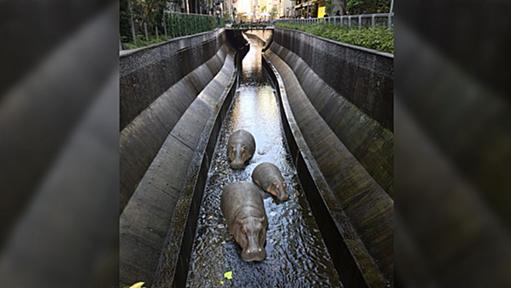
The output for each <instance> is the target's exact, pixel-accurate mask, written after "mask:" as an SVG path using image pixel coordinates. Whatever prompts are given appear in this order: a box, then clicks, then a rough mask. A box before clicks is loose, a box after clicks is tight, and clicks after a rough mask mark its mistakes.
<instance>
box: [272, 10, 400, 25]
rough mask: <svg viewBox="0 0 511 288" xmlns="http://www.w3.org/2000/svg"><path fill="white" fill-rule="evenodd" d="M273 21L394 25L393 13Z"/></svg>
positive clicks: (277, 20)
mask: <svg viewBox="0 0 511 288" xmlns="http://www.w3.org/2000/svg"><path fill="white" fill-rule="evenodd" d="M273 22H274V23H279V22H284V23H295V24H333V25H337V26H342V27H348V28H357V27H358V28H362V27H377V26H379V27H382V26H383V27H389V28H393V27H394V13H375V14H360V15H344V16H330V17H325V18H305V19H298V18H296V19H295V18H284V19H275V20H274V21H273Z"/></svg>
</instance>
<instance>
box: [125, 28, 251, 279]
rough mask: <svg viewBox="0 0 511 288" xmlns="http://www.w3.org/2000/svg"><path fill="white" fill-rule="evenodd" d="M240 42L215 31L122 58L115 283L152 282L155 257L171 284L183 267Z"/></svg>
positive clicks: (236, 74) (241, 48) (238, 58)
mask: <svg viewBox="0 0 511 288" xmlns="http://www.w3.org/2000/svg"><path fill="white" fill-rule="evenodd" d="M247 45H248V44H247V43H246V41H245V40H244V39H243V37H241V34H239V32H234V31H224V30H217V31H214V32H205V33H201V34H198V35H193V36H188V37H183V38H178V39H174V40H171V41H169V42H167V43H164V44H162V45H157V46H152V47H149V48H147V49H142V50H139V51H135V52H132V53H129V54H127V55H122V56H121V60H120V61H121V64H120V65H121V78H120V91H121V93H120V94H121V103H120V112H121V113H120V115H121V127H120V128H121V137H120V152H121V164H120V165H121V167H120V168H121V184H122V188H121V197H120V200H121V215H120V243H119V244H120V283H121V286H122V285H125V284H132V283H134V282H136V281H145V282H146V283H147V284H151V283H152V282H153V280H154V278H155V273H156V270H157V269H158V266H159V264H158V263H160V259H162V261H165V262H166V263H165V268H166V269H165V273H166V275H167V278H169V277H170V278H171V282H173V281H174V280H173V279H174V275H175V273H178V272H179V267H181V266H184V267H187V263H186V261H187V259H188V257H186V253H189V249H190V248H188V249H187V246H189V245H191V243H188V242H187V241H188V238H190V237H193V232H194V230H195V228H194V225H195V223H194V221H191V222H190V223H189V222H188V221H187V220H188V217H187V216H188V213H195V214H196V213H198V207H195V206H196V204H194V203H197V202H198V201H196V199H199V200H200V198H201V196H202V189H203V187H204V181H205V179H206V176H207V170H208V167H209V159H210V158H211V154H212V153H213V150H214V146H215V143H216V136H217V134H218V131H219V129H220V124H221V121H222V119H223V117H224V115H225V113H226V110H227V108H228V105H229V103H230V100H231V98H232V96H233V93H234V92H235V90H236V86H237V81H238V77H239V72H238V67H239V65H240V63H241V62H240V61H241V58H242V56H243V55H244V53H246V51H247V50H248V47H247ZM199 202H200V201H199ZM194 205H195V206H194ZM192 218H193V217H192ZM187 237H188V238H187ZM181 244H183V245H181ZM163 251H165V253H163V255H164V256H163V258H162V252H163ZM183 261H184V262H183ZM176 271H177V272H176ZM158 277H160V278H161V276H158Z"/></svg>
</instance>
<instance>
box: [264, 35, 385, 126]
mask: <svg viewBox="0 0 511 288" xmlns="http://www.w3.org/2000/svg"><path fill="white" fill-rule="evenodd" d="M273 43H277V44H279V45H281V46H282V47H284V48H285V49H287V50H289V51H291V52H293V53H296V54H297V55H298V56H299V57H300V58H301V59H303V61H304V62H305V63H307V65H308V66H309V67H311V69H312V70H313V71H314V72H315V73H317V74H318V76H319V77H320V78H321V79H323V81H325V83H326V84H328V85H329V86H330V87H332V88H333V89H334V90H335V91H336V92H337V93H339V94H340V95H342V96H343V97H345V98H346V99H347V100H349V101H350V102H352V103H353V104H355V105H356V106H357V107H358V108H359V109H360V110H362V111H363V112H364V113H365V114H367V115H369V116H370V117H371V118H373V119H375V120H376V121H378V122H379V123H380V124H381V125H382V126H383V127H385V128H386V129H389V130H391V131H392V130H393V128H392V125H393V102H394V100H393V98H394V94H393V89H394V84H393V78H394V69H393V62H394V59H393V56H392V54H388V53H382V52H378V51H375V50H371V49H367V48H363V47H357V46H353V45H348V44H344V43H340V42H336V41H332V40H329V39H324V38H321V37H317V36H314V35H311V34H307V33H304V32H300V31H296V30H290V29H282V28H276V29H275V30H274V32H273ZM271 49H273V48H271ZM288 64H290V65H291V63H289V62H288ZM333 70H335V71H336V73H332V71H333Z"/></svg>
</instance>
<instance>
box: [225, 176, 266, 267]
mask: <svg viewBox="0 0 511 288" xmlns="http://www.w3.org/2000/svg"><path fill="white" fill-rule="evenodd" d="M261 193H262V192H261V191H260V189H259V188H258V187H257V186H256V185H254V184H253V183H252V182H236V183H231V184H228V185H227V186H225V187H224V188H223V192H222V198H221V200H220V206H221V208H222V213H223V215H224V217H225V220H226V222H227V227H228V229H229V232H230V233H231V234H232V235H233V236H234V240H235V241H236V243H238V244H239V245H240V247H241V249H242V252H241V259H243V261H245V262H252V261H262V260H264V258H266V251H265V249H264V246H265V243H266V229H267V228H268V217H267V216H266V212H265V210H264V204H263V197H262V195H261Z"/></svg>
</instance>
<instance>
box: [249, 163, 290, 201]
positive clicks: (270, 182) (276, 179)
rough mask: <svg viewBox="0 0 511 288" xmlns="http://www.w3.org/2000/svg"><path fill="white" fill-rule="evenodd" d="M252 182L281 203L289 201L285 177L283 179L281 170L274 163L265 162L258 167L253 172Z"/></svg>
mask: <svg viewBox="0 0 511 288" xmlns="http://www.w3.org/2000/svg"><path fill="white" fill-rule="evenodd" d="M252 180H253V181H254V183H255V184H257V186H259V187H260V188H261V189H263V190H264V191H266V192H268V193H270V194H271V195H273V196H275V197H277V198H278V199H279V200H280V201H286V200H287V199H289V196H288V195H287V193H286V182H284V177H282V173H280V170H279V168H278V167H277V166H275V165H273V164H272V163H268V162H264V163H261V164H259V165H257V167H256V168H255V169H254V171H253V172H252Z"/></svg>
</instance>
